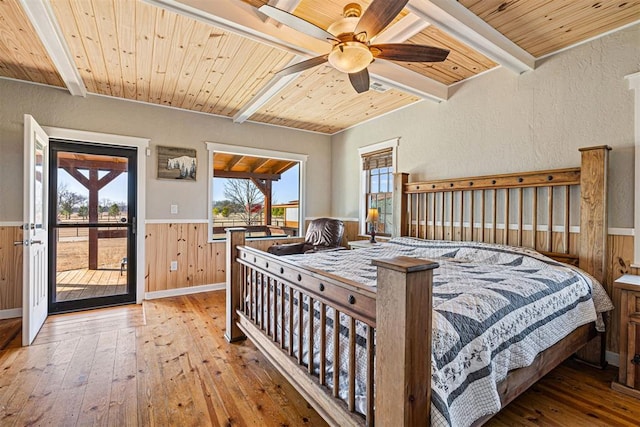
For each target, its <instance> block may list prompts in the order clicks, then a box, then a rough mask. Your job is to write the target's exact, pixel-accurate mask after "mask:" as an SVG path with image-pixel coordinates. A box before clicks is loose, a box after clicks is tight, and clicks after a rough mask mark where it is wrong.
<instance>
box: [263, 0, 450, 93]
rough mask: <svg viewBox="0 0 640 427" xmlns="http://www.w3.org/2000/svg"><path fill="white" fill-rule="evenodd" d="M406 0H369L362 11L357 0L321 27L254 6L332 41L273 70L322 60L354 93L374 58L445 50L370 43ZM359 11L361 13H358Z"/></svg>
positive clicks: (439, 56)
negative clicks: (309, 55) (323, 52)
mask: <svg viewBox="0 0 640 427" xmlns="http://www.w3.org/2000/svg"><path fill="white" fill-rule="evenodd" d="M408 2H409V0H373V1H372V2H371V4H370V5H369V7H368V8H367V9H366V10H365V11H364V14H363V13H362V8H361V7H360V5H359V4H357V3H349V4H347V5H346V6H345V7H344V12H343V17H342V19H339V20H338V21H336V22H334V23H333V24H331V25H330V26H329V28H327V29H326V30H324V29H323V28H320V27H318V26H317V25H315V24H313V23H311V22H309V21H306V20H304V19H302V18H299V17H297V16H295V15H293V14H291V13H289V12H287V11H284V10H282V9H278V8H277V7H273V6H270V5H268V4H265V5H263V6H260V8H258V10H259V11H260V12H262V13H264V14H265V15H267V16H268V17H270V18H273V19H275V20H276V21H279V22H281V23H282V24H284V25H286V26H288V27H290V28H293V29H295V30H298V31H300V32H302V33H305V34H308V35H310V36H312V37H316V38H319V39H327V40H330V41H332V42H334V45H333V48H332V49H331V52H329V53H328V54H326V55H322V56H317V57H315V58H311V59H308V60H306V61H302V62H299V63H297V64H294V65H291V66H290V67H287V68H284V69H282V70H280V71H278V72H277V73H276V74H279V75H287V74H293V73H299V72H301V71H304V70H307V69H309V68H313V67H315V66H318V65H320V64H324V63H325V62H329V64H331V65H332V66H333V67H334V68H335V69H337V70H338V71H342V72H343V73H347V74H349V80H350V81H351V85H352V86H353V88H354V89H355V90H356V92H358V93H362V92H366V91H367V90H369V72H368V71H367V66H368V65H369V64H370V63H372V62H373V61H374V60H375V59H388V60H392V61H403V62H441V61H444V60H445V59H446V58H447V55H448V54H449V51H448V50H447V49H440V48H437V47H433V46H425V45H417V44H410V43H407V44H403V43H386V44H371V40H372V39H373V38H374V37H375V36H377V35H378V34H379V33H380V31H382V30H383V29H385V27H386V26H387V25H389V24H390V23H391V22H392V21H393V20H394V18H395V17H396V16H397V15H398V14H399V13H400V12H401V11H402V9H404V7H405V6H406V5H407V3H408ZM361 15H362V16H361Z"/></svg>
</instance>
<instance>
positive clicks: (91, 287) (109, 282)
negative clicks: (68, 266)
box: [56, 268, 127, 301]
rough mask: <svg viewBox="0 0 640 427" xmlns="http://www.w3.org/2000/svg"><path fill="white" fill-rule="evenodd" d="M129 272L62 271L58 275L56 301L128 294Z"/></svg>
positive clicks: (85, 269)
mask: <svg viewBox="0 0 640 427" xmlns="http://www.w3.org/2000/svg"><path fill="white" fill-rule="evenodd" d="M126 286H127V271H126V270H123V271H121V270H120V269H112V268H111V269H110V268H103V269H97V270H89V269H87V268H81V269H77V270H67V271H61V272H59V273H58V274H57V275H56V300H57V301H69V300H77V299H86V298H95V297H103V296H109V295H118V294H124V293H126V291H127V290H126Z"/></svg>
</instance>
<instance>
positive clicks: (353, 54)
mask: <svg viewBox="0 0 640 427" xmlns="http://www.w3.org/2000/svg"><path fill="white" fill-rule="evenodd" d="M328 60H329V64H331V65H332V66H333V68H335V69H336V70H338V71H342V72H343V73H349V74H351V73H357V72H359V71H362V70H364V69H365V68H367V65H369V64H371V61H373V54H372V53H371V51H370V50H369V48H368V47H367V46H366V45H364V44H363V43H360V42H356V41H349V42H342V43H340V44H337V45H336V46H334V48H333V49H332V50H331V53H329V58H328Z"/></svg>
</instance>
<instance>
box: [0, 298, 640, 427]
mask: <svg viewBox="0 0 640 427" xmlns="http://www.w3.org/2000/svg"><path fill="white" fill-rule="evenodd" d="M224 311H225V299H224V292H209V293H201V294H194V295H188V296H181V297H175V298H166V299H162V300H151V301H145V302H144V304H143V305H138V306H136V305H131V306H121V307H113V308H106V309H99V310H94V311H87V312H83V313H69V314H64V315H56V316H51V317H50V318H49V319H48V320H47V322H46V323H45V325H44V327H43V329H42V331H41V332H40V334H39V335H38V336H37V337H36V340H35V341H34V345H32V346H31V347H20V336H19V335H18V336H17V337H16V338H14V340H13V341H11V343H10V345H9V346H8V347H7V348H6V349H5V350H2V351H0V425H1V426H3V427H4V426H14V425H15V426H23V425H52V426H74V425H109V426H118V427H119V426H169V425H180V426H209V425H211V426H267V427H271V426H274V427H275V426H285V425H286V426H305V425H309V426H324V425H326V424H325V422H324V421H323V420H322V419H321V418H320V417H319V415H318V414H317V413H316V412H315V411H314V410H313V409H312V408H310V407H309V405H308V404H307V403H306V402H305V401H304V399H302V397H301V396H300V395H299V394H298V393H297V392H296V391H295V390H294V389H293V387H292V386H291V385H290V384H289V383H288V382H287V381H286V380H285V379H284V378H283V377H282V375H281V374H280V373H279V372H277V371H276V370H275V368H274V367H273V366H271V364H270V363H269V362H268V361H267V360H266V359H265V358H264V356H263V355H262V354H260V352H258V351H257V350H256V348H255V346H253V344H251V343H250V342H248V341H244V342H238V343H234V344H229V343H227V342H226V340H225V339H224V337H223V335H224V328H225V322H224V320H225V319H224ZM616 375H617V370H616V369H615V368H607V369H605V370H597V369H593V368H590V367H586V366H583V365H580V364H577V363H576V362H573V361H567V362H565V363H564V364H562V365H561V366H560V367H558V368H556V369H555V370H553V371H552V372H551V373H550V374H548V375H547V376H545V377H544V378H543V379H542V380H541V381H539V382H538V383H537V384H536V385H534V386H533V387H532V388H531V389H530V390H529V391H527V392H526V393H524V394H523V395H522V396H520V397H519V398H518V399H516V400H514V401H513V402H512V403H511V404H510V405H508V406H507V407H506V408H504V409H503V410H502V411H501V412H500V413H499V414H497V415H496V416H495V417H494V418H492V419H491V420H489V421H488V422H487V424H486V425H487V426H491V427H505V426H540V425H544V426H562V427H565V426H578V427H591V426H603V425H613V426H626V425H637V420H638V419H640V402H639V401H638V400H637V399H634V398H632V397H629V396H626V395H622V394H620V393H617V392H615V391H613V390H611V388H610V382H611V380H612V379H614V378H615V376H616Z"/></svg>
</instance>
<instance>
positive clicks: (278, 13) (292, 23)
mask: <svg viewBox="0 0 640 427" xmlns="http://www.w3.org/2000/svg"><path fill="white" fill-rule="evenodd" d="M258 10H259V11H260V12H262V13H264V14H265V15H267V16H268V17H269V18H273V19H275V20H276V21H278V22H282V23H283V24H284V25H286V26H287V27H290V28H293V29H294V30H298V31H300V32H301V33H305V34H307V35H309V36H311V37H315V38H317V39H321V40H324V39H334V36H333V34H331V33H329V32H328V31H325V30H323V29H322V28H320V27H318V26H317V25H315V24H312V23H311V22H309V21H306V20H304V19H302V18H298V17H297V16H295V15H293V14H291V13H289V12H287V11H284V10H282V9H278V8H277V7H273V6H269V5H268V4H265V5H262V6H260V7H259V8H258Z"/></svg>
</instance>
